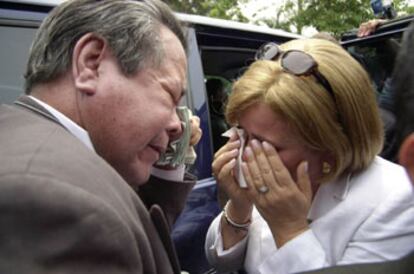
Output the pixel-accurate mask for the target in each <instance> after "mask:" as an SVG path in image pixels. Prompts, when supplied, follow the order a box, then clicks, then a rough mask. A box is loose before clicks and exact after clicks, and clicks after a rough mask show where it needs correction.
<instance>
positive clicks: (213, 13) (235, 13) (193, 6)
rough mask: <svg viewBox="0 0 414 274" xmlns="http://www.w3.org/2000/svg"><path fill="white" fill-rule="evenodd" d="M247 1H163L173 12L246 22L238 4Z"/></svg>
mask: <svg viewBox="0 0 414 274" xmlns="http://www.w3.org/2000/svg"><path fill="white" fill-rule="evenodd" d="M246 1H247V0H219V1H215V0H165V1H164V2H166V3H167V4H168V5H169V6H170V7H171V8H172V9H173V10H174V11H177V12H182V13H188V14H198V15H204V16H208V17H215V18H221V19H229V20H235V21H240V22H247V21H248V20H247V18H246V17H245V16H244V15H243V14H242V12H241V10H240V7H239V3H244V2H246Z"/></svg>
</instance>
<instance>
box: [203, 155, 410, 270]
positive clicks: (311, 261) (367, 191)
mask: <svg viewBox="0 0 414 274" xmlns="http://www.w3.org/2000/svg"><path fill="white" fill-rule="evenodd" d="M308 217H309V219H311V220H312V223H311V224H310V229H309V230H307V231H306V232H304V233H302V234H301V235H299V236H298V237H296V238H294V239H292V240H291V241H289V242H288V243H286V244H285V245H283V246H282V247H281V248H280V249H278V248H277V247H276V245H275V242H274V239H273V237H272V234H271V231H270V229H269V227H268V225H267V223H266V222H265V220H264V219H263V218H262V217H261V216H260V214H259V213H258V212H257V210H256V209H254V211H253V216H252V224H251V225H250V229H249V233H248V236H247V237H246V238H245V239H243V240H242V241H241V242H239V243H238V244H236V245H235V246H233V247H232V248H230V249H228V250H223V243H222V238H221V234H220V218H221V215H220V216H218V217H217V218H216V219H215V220H214V221H213V223H212V224H211V226H210V228H209V231H208V233H207V239H206V253H207V258H208V260H209V262H210V263H211V264H212V265H213V266H215V267H216V268H217V269H218V270H221V271H230V270H236V269H238V268H244V269H245V270H246V271H247V272H248V273H262V274H266V273H269V274H286V273H295V272H302V271H307V270H312V269H317V268H322V267H327V266H333V265H339V264H351V263H365V262H378V261H386V260H393V259H397V258H400V257H402V256H404V255H406V254H408V253H410V252H411V251H412V250H414V194H413V189H412V186H411V182H410V180H409V178H408V176H407V174H406V172H405V170H404V169H403V168H402V167H401V166H399V165H396V164H393V163H391V162H388V161H386V160H384V159H382V158H380V157H376V158H375V160H374V162H373V163H372V164H371V165H370V166H369V167H368V169H366V170H365V171H363V172H361V173H360V174H356V175H354V176H352V177H351V176H349V177H347V178H342V179H341V180H338V181H336V182H331V183H327V184H323V185H321V186H320V188H319V190H318V192H317V193H316V195H315V198H314V200H313V202H312V206H311V209H310V211H309V214H308ZM244 252H246V253H245V254H246V255H245V257H244Z"/></svg>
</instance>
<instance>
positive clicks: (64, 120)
mask: <svg viewBox="0 0 414 274" xmlns="http://www.w3.org/2000/svg"><path fill="white" fill-rule="evenodd" d="M29 97H30V98H31V99H33V100H34V101H35V102H36V103H38V104H39V105H41V106H42V107H44V108H45V109H46V110H47V111H49V112H50V113H51V114H52V115H53V116H55V118H56V119H58V121H59V122H60V123H61V124H62V125H63V126H64V127H65V128H66V129H67V130H68V131H69V132H70V133H72V134H73V135H74V136H75V137H76V138H78V139H79V140H80V141H81V142H82V143H83V144H84V145H85V146H86V147H88V148H89V149H91V150H92V151H95V149H94V147H93V144H92V141H91V138H90V137H89V134H88V132H87V131H86V130H84V129H83V128H81V127H80V126H79V125H77V124H76V123H75V122H73V121H72V120H71V119H69V118H68V117H66V116H65V115H64V114H63V113H61V112H59V111H58V110H56V109H55V108H53V107H51V106H50V105H48V104H46V103H45V102H43V101H41V100H39V99H37V98H35V97H33V96H30V95H29Z"/></svg>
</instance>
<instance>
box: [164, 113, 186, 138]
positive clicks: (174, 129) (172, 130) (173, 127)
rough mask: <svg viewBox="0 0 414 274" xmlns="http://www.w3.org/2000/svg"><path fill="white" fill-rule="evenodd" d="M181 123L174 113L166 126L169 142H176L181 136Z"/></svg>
mask: <svg viewBox="0 0 414 274" xmlns="http://www.w3.org/2000/svg"><path fill="white" fill-rule="evenodd" d="M183 126H184V125H183V123H182V121H181V120H180V117H178V114H177V112H174V114H173V116H172V117H171V120H170V123H169V124H168V128H167V131H168V136H169V137H170V142H171V141H174V140H177V139H178V138H180V137H181V135H182V134H183Z"/></svg>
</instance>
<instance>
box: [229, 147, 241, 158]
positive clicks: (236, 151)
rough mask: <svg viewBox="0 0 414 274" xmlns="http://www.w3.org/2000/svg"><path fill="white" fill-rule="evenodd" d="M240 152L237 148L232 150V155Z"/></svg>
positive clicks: (234, 155)
mask: <svg viewBox="0 0 414 274" xmlns="http://www.w3.org/2000/svg"><path fill="white" fill-rule="evenodd" d="M238 154H239V150H238V149H237V148H235V149H233V150H231V151H230V155H231V156H233V157H236V156H237V155H238Z"/></svg>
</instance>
